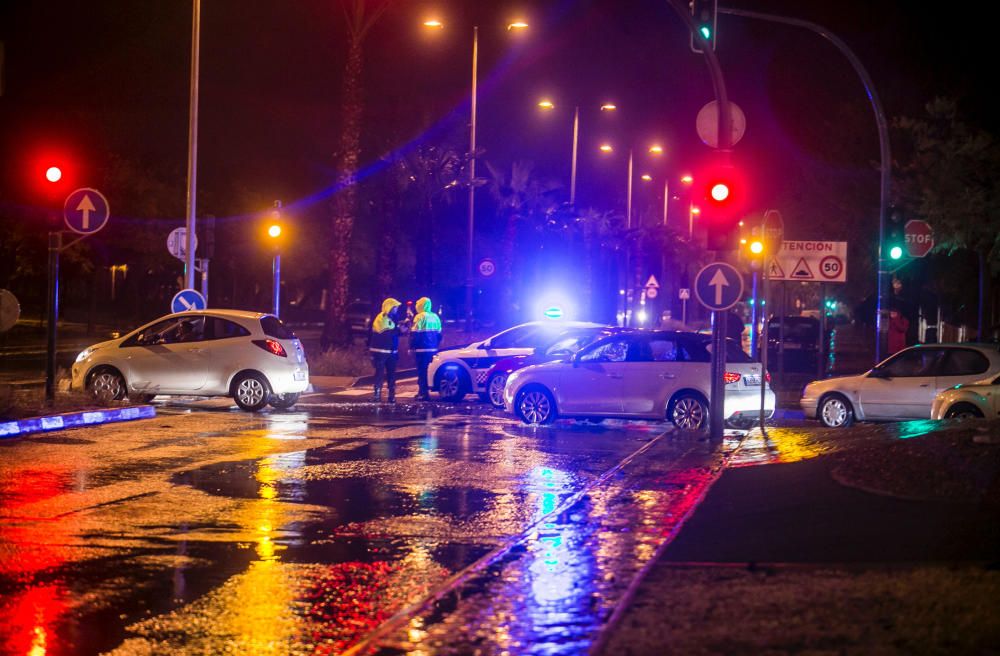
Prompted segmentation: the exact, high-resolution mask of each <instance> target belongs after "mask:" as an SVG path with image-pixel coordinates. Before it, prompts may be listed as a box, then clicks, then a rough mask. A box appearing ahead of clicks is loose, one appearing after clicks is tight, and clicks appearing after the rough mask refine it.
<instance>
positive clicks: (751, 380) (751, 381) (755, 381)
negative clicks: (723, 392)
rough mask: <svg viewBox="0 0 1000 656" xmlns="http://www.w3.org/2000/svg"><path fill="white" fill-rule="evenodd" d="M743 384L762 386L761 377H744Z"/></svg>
mask: <svg viewBox="0 0 1000 656" xmlns="http://www.w3.org/2000/svg"><path fill="white" fill-rule="evenodd" d="M743 384H744V385H747V386H752V385H760V376H757V375H749V376H744V377H743Z"/></svg>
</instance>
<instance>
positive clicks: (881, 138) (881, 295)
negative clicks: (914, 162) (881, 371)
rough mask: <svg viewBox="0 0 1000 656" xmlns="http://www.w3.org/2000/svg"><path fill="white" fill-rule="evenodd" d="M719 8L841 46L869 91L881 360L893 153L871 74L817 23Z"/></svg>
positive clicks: (878, 352) (877, 353) (878, 357)
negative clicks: (876, 179) (874, 139)
mask: <svg viewBox="0 0 1000 656" xmlns="http://www.w3.org/2000/svg"><path fill="white" fill-rule="evenodd" d="M718 12H719V13H720V14H730V15H732V16H743V17H744V18H756V19H758V20H763V21H771V22H773V23H783V24H785V25H793V26H795V27H802V28H805V29H807V30H811V31H813V32H815V33H816V34H818V35H820V36H821V37H823V38H824V39H826V40H827V41H829V42H830V43H832V44H833V45H834V46H836V47H837V49H838V50H840V52H841V54H843V55H844V56H845V57H847V59H848V61H850V63H851V66H852V67H853V68H854V72H855V73H857V75H858V77H859V78H861V84H862V85H864V87H865V93H866V94H867V95H868V101H869V102H870V103H871V106H872V111H873V112H874V113H875V125H876V127H877V128H878V143H879V158H880V160H881V162H880V166H879V173H880V184H879V208H878V267H877V271H878V272H877V274H876V275H877V280H876V285H877V293H878V306H877V307H876V313H875V363H876V364H878V363H879V362H880V361H881V360H882V353H883V348H882V342H883V333H884V332H885V331H887V330H888V322H886V320H885V315H886V312H887V308H886V291H887V290H886V287H887V285H886V275H887V274H888V273H890V272H889V271H887V270H886V269H885V265H886V261H885V258H884V253H883V251H884V246H885V217H886V210H887V208H888V206H889V186H890V181H891V179H892V155H891V153H890V150H889V123H888V121H887V120H886V118H885V112H884V111H883V109H882V102H881V101H880V100H879V97H878V93H877V92H876V91H875V85H874V84H872V80H871V77H870V76H869V75H868V71H867V70H865V67H864V66H863V65H862V64H861V60H860V59H858V58H857V56H856V55H855V54H854V52H853V51H852V50H851V49H850V48H848V47H847V44H846V43H844V42H843V41H841V40H840V38H839V37H838V36H836V35H835V34H833V33H832V32H830V31H829V30H827V29H826V28H825V27H823V26H822V25H817V24H816V23H811V22H809V21H805V20H799V19H797V18H788V17H785V16H775V15H773V14H762V13H758V12H755V11H744V10H742V9H732V8H729V7H719V8H718Z"/></svg>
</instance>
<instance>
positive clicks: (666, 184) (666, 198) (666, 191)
mask: <svg viewBox="0 0 1000 656" xmlns="http://www.w3.org/2000/svg"><path fill="white" fill-rule="evenodd" d="M669 206H670V178H667V179H666V180H664V181H663V227H664V228H666V227H667V210H668V208H669Z"/></svg>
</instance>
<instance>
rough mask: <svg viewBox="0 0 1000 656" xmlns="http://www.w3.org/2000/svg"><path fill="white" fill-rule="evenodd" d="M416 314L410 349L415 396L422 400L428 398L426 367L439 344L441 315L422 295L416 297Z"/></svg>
mask: <svg viewBox="0 0 1000 656" xmlns="http://www.w3.org/2000/svg"><path fill="white" fill-rule="evenodd" d="M416 310H417V315H416V316H415V317H413V324H412V326H411V327H410V350H412V351H413V355H414V356H415V358H416V361H417V386H418V390H419V391H418V392H417V397H416V398H418V399H420V400H422V401H428V400H430V389H429V387H428V385H427V368H428V367H429V366H430V364H431V360H433V359H434V354H435V353H437V352H438V347H439V346H440V345H441V317H439V316H438V315H436V314H435V313H434V311H433V310H432V308H431V299H429V298H427V297H426V296H423V297H421V298H419V299H417V305H416Z"/></svg>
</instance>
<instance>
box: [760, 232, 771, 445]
mask: <svg viewBox="0 0 1000 656" xmlns="http://www.w3.org/2000/svg"><path fill="white" fill-rule="evenodd" d="M764 243H765V244H766V243H767V242H764ZM770 257H771V256H770V254H769V253H768V251H767V247H766V246H765V250H764V252H763V253H762V254H761V260H760V261H761V275H763V276H764V293H763V297H762V298H761V303H760V306H761V307H760V315H761V319H762V321H761V324H760V337H758V338H757V348H758V349H760V432H761V433H763V434H764V436H765V437H766V436H767V428H766V427H765V426H764V419H765V417H764V414H765V413H764V403H765V401H766V394H767V351H768V340H769V339H770V325H771V322H770V321H768V319H767V312H765V311H764V305H765V304H766V303H767V299H768V298H770V296H769V292H770V282H769V281H770V278H768V275H767V261H768V259H769V258H770Z"/></svg>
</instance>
